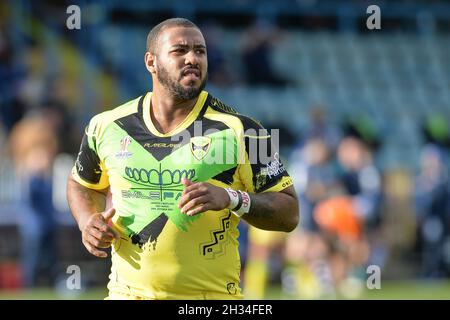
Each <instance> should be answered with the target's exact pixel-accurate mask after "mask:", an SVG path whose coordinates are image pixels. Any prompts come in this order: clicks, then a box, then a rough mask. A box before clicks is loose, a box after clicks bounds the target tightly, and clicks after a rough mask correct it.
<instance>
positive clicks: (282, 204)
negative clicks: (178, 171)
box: [178, 180, 299, 232]
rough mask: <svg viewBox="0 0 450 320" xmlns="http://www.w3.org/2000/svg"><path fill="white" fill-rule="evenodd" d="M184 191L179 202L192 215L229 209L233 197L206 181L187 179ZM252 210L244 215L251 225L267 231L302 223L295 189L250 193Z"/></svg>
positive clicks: (284, 228) (286, 230) (283, 229)
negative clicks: (195, 181) (194, 181)
mask: <svg viewBox="0 0 450 320" xmlns="http://www.w3.org/2000/svg"><path fill="white" fill-rule="evenodd" d="M184 185H185V189H184V190H183V194H182V197H181V199H180V202H179V205H178V206H179V208H180V209H181V212H182V213H185V214H187V215H189V216H193V215H196V214H199V213H201V212H205V211H208V210H223V209H226V208H229V206H230V201H231V199H230V196H229V194H228V192H227V191H226V190H225V189H224V188H221V187H217V186H214V185H212V184H210V183H207V182H197V183H193V182H191V181H189V180H184ZM249 196H250V210H249V212H247V213H245V214H243V215H242V217H241V218H242V219H244V220H245V221H247V222H248V223H249V224H251V225H253V226H255V227H257V228H260V229H264V230H271V231H285V232H290V231H292V230H294V229H295V228H296V227H297V225H298V222H299V206H298V200H297V196H296V193H295V190H294V187H292V186H290V187H287V188H285V189H283V190H281V191H278V192H263V193H250V194H249Z"/></svg>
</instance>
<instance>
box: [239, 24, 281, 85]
mask: <svg viewBox="0 0 450 320" xmlns="http://www.w3.org/2000/svg"><path fill="white" fill-rule="evenodd" d="M280 36H281V32H280V31H279V30H277V29H275V28H274V26H273V25H271V24H269V23H268V22H267V21H262V20H258V21H256V22H255V23H254V24H253V25H252V26H250V28H249V29H248V30H247V32H246V33H245V34H244V37H243V40H242V43H243V48H242V59H243V66H244V72H245V77H246V81H247V84H248V85H250V86H261V85H267V86H273V87H285V86H287V85H288V84H289V81H288V79H285V78H283V77H282V76H280V75H279V74H277V72H276V71H275V70H274V67H273V63H272V45H273V44H274V42H275V41H277V40H278V39H279V38H280Z"/></svg>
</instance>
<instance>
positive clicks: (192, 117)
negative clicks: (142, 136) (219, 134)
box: [142, 90, 208, 137]
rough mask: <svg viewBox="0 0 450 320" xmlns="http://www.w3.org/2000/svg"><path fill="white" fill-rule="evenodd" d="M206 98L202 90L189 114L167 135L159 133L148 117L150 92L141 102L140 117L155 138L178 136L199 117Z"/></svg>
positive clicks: (205, 93) (206, 94)
mask: <svg viewBox="0 0 450 320" xmlns="http://www.w3.org/2000/svg"><path fill="white" fill-rule="evenodd" d="M207 97H208V92H206V91H205V90H203V91H202V92H201V93H200V95H199V97H198V99H197V102H196V103H195V105H194V107H193V108H192V110H191V112H189V114H188V115H187V116H186V118H184V120H183V121H181V122H180V123H179V124H178V125H177V126H176V127H175V128H174V129H173V130H171V131H170V132H167V133H161V132H159V131H158V129H156V127H155V125H154V124H153V121H152V119H151V117H150V102H151V98H152V92H147V94H146V95H145V97H144V101H143V103H142V104H143V107H142V113H143V114H142V117H143V118H144V123H145V125H146V126H147V128H148V130H150V132H151V133H152V134H154V135H155V136H157V137H170V136H173V135H176V134H179V133H180V132H181V131H183V130H185V129H187V128H188V127H189V126H190V125H191V124H192V122H194V121H195V119H197V116H198V115H199V113H200V111H201V110H202V107H203V105H204V104H205V101H206V98H207Z"/></svg>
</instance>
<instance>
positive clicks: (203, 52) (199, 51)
mask: <svg viewBox="0 0 450 320" xmlns="http://www.w3.org/2000/svg"><path fill="white" fill-rule="evenodd" d="M196 52H197V53H198V54H205V50H197V51H196Z"/></svg>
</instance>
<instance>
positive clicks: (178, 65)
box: [155, 27, 208, 100]
mask: <svg viewBox="0 0 450 320" xmlns="http://www.w3.org/2000/svg"><path fill="white" fill-rule="evenodd" d="M158 42H159V43H158V44H159V45H158V47H157V49H156V50H157V52H156V58H155V62H156V63H155V70H156V76H157V78H158V81H159V82H160V83H161V84H162V85H163V86H164V87H165V88H166V89H168V90H169V91H170V92H171V93H172V94H173V95H174V96H175V97H176V98H178V99H182V100H190V99H194V98H195V97H197V96H198V95H199V94H200V92H201V91H202V90H203V89H204V88H205V85H206V80H207V74H208V73H207V69H208V62H207V55H206V45H205V39H204V38H203V35H202V34H201V32H200V31H199V30H198V29H196V28H184V27H172V28H168V29H165V30H163V31H162V32H161V34H160V37H159V41H158Z"/></svg>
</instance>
